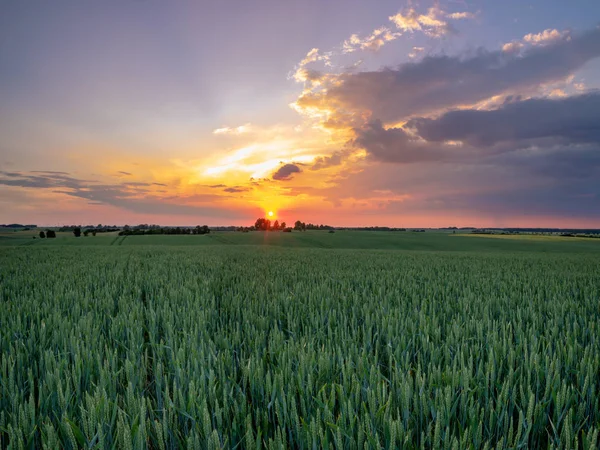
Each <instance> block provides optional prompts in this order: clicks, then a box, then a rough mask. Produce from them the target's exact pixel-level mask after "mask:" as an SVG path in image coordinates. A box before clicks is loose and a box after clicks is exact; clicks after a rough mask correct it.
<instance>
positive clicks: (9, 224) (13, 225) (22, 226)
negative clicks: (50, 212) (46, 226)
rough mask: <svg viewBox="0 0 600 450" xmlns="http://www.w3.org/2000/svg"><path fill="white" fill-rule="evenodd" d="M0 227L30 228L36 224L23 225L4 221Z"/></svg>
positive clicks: (35, 226)
mask: <svg viewBox="0 0 600 450" xmlns="http://www.w3.org/2000/svg"><path fill="white" fill-rule="evenodd" d="M0 228H15V229H17V228H23V229H29V230H30V229H32V228H37V225H32V224H29V225H23V224H20V223H6V224H0Z"/></svg>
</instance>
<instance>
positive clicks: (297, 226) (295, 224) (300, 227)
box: [294, 220, 302, 231]
mask: <svg viewBox="0 0 600 450" xmlns="http://www.w3.org/2000/svg"><path fill="white" fill-rule="evenodd" d="M294 230H298V231H301V230H302V222H300V221H299V220H296V222H295V223H294Z"/></svg>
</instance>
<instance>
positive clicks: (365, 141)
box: [352, 120, 456, 163]
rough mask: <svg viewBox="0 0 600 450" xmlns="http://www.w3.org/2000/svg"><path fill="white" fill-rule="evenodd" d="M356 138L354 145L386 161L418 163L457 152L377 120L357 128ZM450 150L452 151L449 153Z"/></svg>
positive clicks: (440, 158)
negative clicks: (388, 126)
mask: <svg viewBox="0 0 600 450" xmlns="http://www.w3.org/2000/svg"><path fill="white" fill-rule="evenodd" d="M355 132H356V139H354V141H352V145H354V146H355V147H358V148H362V149H364V150H366V151H367V153H368V154H369V156H370V157H371V158H373V159H376V160H379V161H384V162H395V163H416V162H424V161H440V160H442V159H447V158H448V157H450V156H452V152H453V151H454V153H456V148H454V149H445V150H446V153H445V152H444V149H443V147H444V145H443V144H438V143H434V144H433V145H432V144H430V143H428V142H423V141H422V140H418V139H415V138H414V137H411V136H409V135H408V134H407V132H406V131H405V130H404V129H403V128H387V129H386V128H383V125H382V123H381V121H379V120H375V121H373V122H370V123H368V124H367V125H365V126H364V127H362V128H359V129H356V130H355ZM448 152H450V153H448Z"/></svg>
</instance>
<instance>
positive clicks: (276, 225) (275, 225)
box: [273, 220, 279, 230]
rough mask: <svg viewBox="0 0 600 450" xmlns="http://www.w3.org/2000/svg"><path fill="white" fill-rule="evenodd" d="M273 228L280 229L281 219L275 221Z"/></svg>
mask: <svg viewBox="0 0 600 450" xmlns="http://www.w3.org/2000/svg"><path fill="white" fill-rule="evenodd" d="M273 229H274V230H279V220H276V221H275V223H274V224H273Z"/></svg>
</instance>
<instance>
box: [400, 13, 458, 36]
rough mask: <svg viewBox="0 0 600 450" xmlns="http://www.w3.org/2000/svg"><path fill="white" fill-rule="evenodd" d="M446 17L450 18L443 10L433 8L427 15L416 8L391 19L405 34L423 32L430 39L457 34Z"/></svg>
mask: <svg viewBox="0 0 600 450" xmlns="http://www.w3.org/2000/svg"><path fill="white" fill-rule="evenodd" d="M446 17H449V16H448V15H447V14H446V13H445V12H444V11H443V10H441V9H440V8H439V7H438V6H433V7H431V8H429V9H428V10H427V14H420V13H418V12H417V10H416V9H415V8H408V9H406V10H405V11H403V12H399V13H398V14H396V15H393V16H390V17H389V19H390V20H391V21H392V22H393V23H394V24H395V25H396V27H397V28H398V29H399V30H402V31H404V32H410V33H413V32H415V31H422V32H423V33H425V34H426V35H427V36H430V37H442V36H445V35H447V34H451V33H454V32H455V30H454V28H453V27H452V25H450V24H449V23H448V21H446V20H445V18H446ZM461 18H463V17H461Z"/></svg>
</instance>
